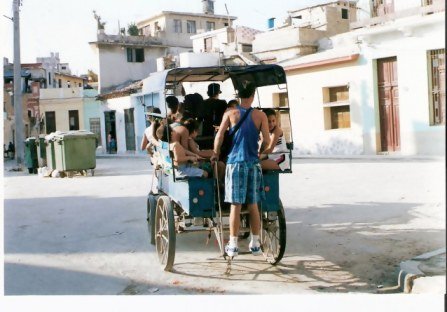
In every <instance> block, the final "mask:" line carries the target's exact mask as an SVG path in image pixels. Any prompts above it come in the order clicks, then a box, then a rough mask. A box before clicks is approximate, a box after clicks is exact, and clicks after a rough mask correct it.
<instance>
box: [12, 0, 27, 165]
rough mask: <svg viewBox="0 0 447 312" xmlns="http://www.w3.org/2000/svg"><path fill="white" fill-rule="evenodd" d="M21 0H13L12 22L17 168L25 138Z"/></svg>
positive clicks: (21, 159) (20, 161) (23, 148)
mask: <svg viewBox="0 0 447 312" xmlns="http://www.w3.org/2000/svg"><path fill="white" fill-rule="evenodd" d="M20 1H21V0H13V4H12V6H13V12H14V15H13V22H14V122H15V157H16V161H17V166H18V168H20V169H21V168H22V164H23V158H24V154H25V139H24V135H23V131H24V127H23V111H22V77H21V76H22V75H21V66H20V17H19V7H20Z"/></svg>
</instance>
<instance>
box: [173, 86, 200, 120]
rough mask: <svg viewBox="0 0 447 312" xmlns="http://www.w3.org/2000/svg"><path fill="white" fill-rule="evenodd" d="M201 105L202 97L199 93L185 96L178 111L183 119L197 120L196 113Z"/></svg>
mask: <svg viewBox="0 0 447 312" xmlns="http://www.w3.org/2000/svg"><path fill="white" fill-rule="evenodd" d="M202 105H203V97H202V96H201V95H200V94H199V93H197V92H196V93H192V94H187V95H185V99H184V100H183V103H181V105H180V108H179V111H180V114H181V115H182V118H183V119H189V118H193V119H195V120H197V118H198V111H199V109H200V108H201V107H202Z"/></svg>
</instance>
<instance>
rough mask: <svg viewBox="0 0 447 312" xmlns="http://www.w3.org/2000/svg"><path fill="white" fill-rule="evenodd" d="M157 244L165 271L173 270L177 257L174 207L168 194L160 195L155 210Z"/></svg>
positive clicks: (159, 257)
mask: <svg viewBox="0 0 447 312" xmlns="http://www.w3.org/2000/svg"><path fill="white" fill-rule="evenodd" d="M155 246H156V248H157V253H158V259H159V260H160V263H161V265H162V267H163V268H164V270H165V271H171V270H172V266H173V265H174V258H175V224H174V207H173V205H172V203H171V200H170V199H169V197H168V196H166V195H163V196H160V197H159V198H158V200H157V205H156V211H155Z"/></svg>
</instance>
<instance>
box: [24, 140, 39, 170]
mask: <svg viewBox="0 0 447 312" xmlns="http://www.w3.org/2000/svg"><path fill="white" fill-rule="evenodd" d="M25 166H26V167H27V168H28V172H29V173H37V168H38V164H37V146H36V138H35V137H29V138H27V139H26V140H25Z"/></svg>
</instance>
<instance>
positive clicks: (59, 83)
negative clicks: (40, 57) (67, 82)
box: [57, 79, 62, 88]
mask: <svg viewBox="0 0 447 312" xmlns="http://www.w3.org/2000/svg"><path fill="white" fill-rule="evenodd" d="M57 83H58V85H59V88H62V79H58V80H57Z"/></svg>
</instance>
